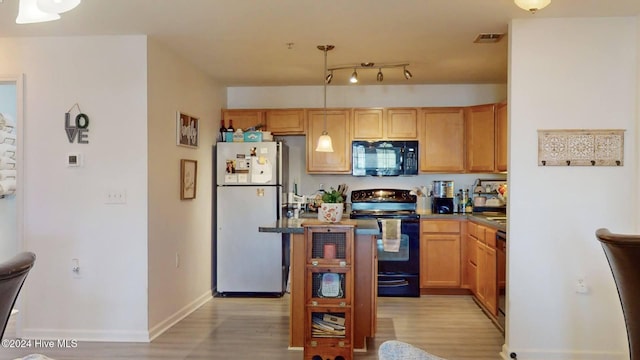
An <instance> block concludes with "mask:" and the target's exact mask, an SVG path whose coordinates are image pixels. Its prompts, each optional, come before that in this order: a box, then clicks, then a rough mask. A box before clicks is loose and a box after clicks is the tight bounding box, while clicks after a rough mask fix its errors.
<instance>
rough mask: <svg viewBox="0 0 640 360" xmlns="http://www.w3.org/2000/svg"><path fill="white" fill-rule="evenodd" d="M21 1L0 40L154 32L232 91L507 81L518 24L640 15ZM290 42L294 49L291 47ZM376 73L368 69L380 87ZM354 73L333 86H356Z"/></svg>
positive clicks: (4, 10)
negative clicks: (326, 77)
mask: <svg viewBox="0 0 640 360" xmlns="http://www.w3.org/2000/svg"><path fill="white" fill-rule="evenodd" d="M18 1H19V0H0V36H2V37H15V36H75V35H116V34H117V35H121V34H147V35H149V36H150V37H152V38H154V39H156V40H158V41H159V42H161V43H163V44H165V45H166V46H167V47H169V48H171V49H173V50H174V51H175V52H177V53H179V54H182V55H183V56H184V57H185V58H186V59H188V60H190V61H191V62H193V63H194V64H195V65H196V66H198V67H199V68H201V69H203V70H204V71H206V72H207V73H209V74H211V76H212V77H213V78H215V79H216V80H217V81H219V82H220V83H221V84H223V85H226V86H263V85H279V86H281V85H318V84H322V76H323V72H324V70H323V61H324V58H323V54H322V51H320V50H318V49H317V48H316V47H317V45H323V44H333V45H335V47H336V48H335V49H334V50H333V51H331V52H329V53H328V65H329V67H337V66H343V65H354V64H359V63H362V62H374V63H378V64H381V63H385V64H388V63H410V66H409V67H408V69H409V70H410V71H411V73H412V74H413V78H412V79H411V80H405V79H404V77H403V76H402V70H401V69H387V70H383V73H384V84H442V83H504V82H506V81H507V46H508V41H509V40H508V35H507V36H506V37H505V38H504V39H502V41H500V42H499V43H497V44H475V43H473V40H474V39H475V38H476V36H477V35H478V34H479V33H487V32H504V33H506V32H507V30H508V23H509V21H510V19H513V18H531V17H536V18H542V17H575V16H638V15H640V0H552V3H551V5H549V6H548V7H547V8H545V9H543V10H540V11H539V12H538V13H536V14H535V15H531V14H529V13H528V12H526V11H524V10H522V9H520V8H518V7H517V6H516V5H515V4H514V3H513V0H84V1H83V2H82V3H81V4H80V5H79V6H78V7H77V8H76V9H74V10H72V11H70V12H67V13H64V14H62V19H61V20H58V21H53V22H48V23H40V24H27V25H16V24H15V17H16V15H17V13H18ZM287 43H293V45H292V46H291V49H289V47H288V46H287ZM376 73H377V69H374V70H361V71H359V79H360V84H375V78H376ZM350 74H351V70H341V71H339V72H336V73H335V76H334V80H333V82H332V84H334V85H340V84H347V83H348V79H347V78H348V76H349V75H350Z"/></svg>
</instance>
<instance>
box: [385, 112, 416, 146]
mask: <svg viewBox="0 0 640 360" xmlns="http://www.w3.org/2000/svg"><path fill="white" fill-rule="evenodd" d="M386 126H387V129H386V137H387V138H388V139H402V140H416V139H418V112H417V110H416V109H388V110H387V118H386Z"/></svg>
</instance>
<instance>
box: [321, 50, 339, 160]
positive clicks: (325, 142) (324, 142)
mask: <svg viewBox="0 0 640 360" xmlns="http://www.w3.org/2000/svg"><path fill="white" fill-rule="evenodd" d="M334 47H335V46H333V45H318V49H320V50H322V51H323V52H324V69H323V72H322V85H323V86H324V113H323V115H324V126H323V131H322V135H320V138H318V145H317V146H316V151H318V152H333V144H332V143H331V137H330V136H329V133H328V132H327V84H328V83H330V82H331V78H332V77H333V72H331V73H329V74H328V75H327V51H329V50H333V48H334Z"/></svg>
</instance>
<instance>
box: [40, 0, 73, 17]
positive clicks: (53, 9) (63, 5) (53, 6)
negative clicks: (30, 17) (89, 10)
mask: <svg viewBox="0 0 640 360" xmlns="http://www.w3.org/2000/svg"><path fill="white" fill-rule="evenodd" d="M36 3H37V4H38V8H39V9H40V10H42V11H44V12H48V13H56V14H61V13H63V12H67V11H69V10H71V9H73V8H75V7H76V6H78V5H80V0H36Z"/></svg>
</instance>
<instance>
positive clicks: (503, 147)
mask: <svg viewBox="0 0 640 360" xmlns="http://www.w3.org/2000/svg"><path fill="white" fill-rule="evenodd" d="M507 123H508V121H507V103H506V102H505V103H500V104H497V105H496V171H507V136H508V132H507V126H508V125H507Z"/></svg>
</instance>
